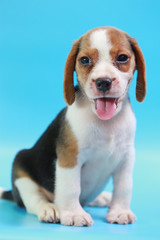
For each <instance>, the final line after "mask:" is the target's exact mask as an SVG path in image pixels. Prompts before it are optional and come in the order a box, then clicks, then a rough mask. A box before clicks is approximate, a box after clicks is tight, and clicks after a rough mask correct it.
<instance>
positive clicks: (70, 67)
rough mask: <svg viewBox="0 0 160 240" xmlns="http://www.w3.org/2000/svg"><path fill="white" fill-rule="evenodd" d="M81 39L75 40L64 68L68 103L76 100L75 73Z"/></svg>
mask: <svg viewBox="0 0 160 240" xmlns="http://www.w3.org/2000/svg"><path fill="white" fill-rule="evenodd" d="M79 42H80V41H79V40H77V41H75V42H74V44H73V47H72V49H71V51H70V53H69V55H68V57H67V61H66V64H65V70H64V83H63V93H64V99H65V101H66V103H67V104H68V105H71V104H72V103H73V102H74V100H75V90H74V82H73V74H74V70H75V63H76V57H77V53H78V48H79Z"/></svg>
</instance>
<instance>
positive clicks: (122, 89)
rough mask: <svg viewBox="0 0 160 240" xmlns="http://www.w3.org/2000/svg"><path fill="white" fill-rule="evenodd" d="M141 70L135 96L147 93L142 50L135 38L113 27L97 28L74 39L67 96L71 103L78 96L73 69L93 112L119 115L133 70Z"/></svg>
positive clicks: (102, 115) (66, 80)
mask: <svg viewBox="0 0 160 240" xmlns="http://www.w3.org/2000/svg"><path fill="white" fill-rule="evenodd" d="M136 69H137V70H138V75H137V86H136V98H137V100H138V101H139V102H142V101H143V100H144V98H145V95H146V72H145V62H144V58H143V54H142V52H141V50H140V48H139V46H138V44H137V42H136V40H135V39H134V38H131V37H130V36H129V35H127V34H126V33H125V32H123V31H121V30H118V29H116V28H113V27H101V28H96V29H93V30H91V31H89V32H88V33H86V34H85V35H83V36H82V37H81V38H80V39H79V40H77V41H75V43H74V45H73V47H72V50H71V51H70V53H69V55H68V58H67V61H66V65H65V75H64V97H65V101H66V103H67V104H68V105H71V104H72V103H73V102H74V100H75V90H74V85H73V72H74V70H76V73H77V76H78V82H79V84H80V86H81V88H82V89H83V92H84V94H85V95H86V97H87V99H88V100H89V101H90V103H91V106H92V110H93V112H94V113H95V114H96V115H97V116H98V117H99V118H100V119H102V120H107V119H110V118H112V117H113V116H114V115H116V114H117V113H118V112H119V111H120V110H121V107H122V102H123V99H124V98H125V96H126V94H127V91H128V87H129V84H130V82H131V80H132V77H133V73H134V71H135V70H136Z"/></svg>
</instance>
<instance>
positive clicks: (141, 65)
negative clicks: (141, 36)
mask: <svg viewBox="0 0 160 240" xmlns="http://www.w3.org/2000/svg"><path fill="white" fill-rule="evenodd" d="M130 43H131V46H132V48H133V51H134V53H135V57H136V64H137V66H136V69H137V70H138V76H137V85H136V99H137V100H138V101H139V102H143V100H144V98H145V96H146V85H147V83H146V67H145V61H144V57H143V53H142V51H141V49H140V47H139V46H138V43H137V41H136V39H134V38H130Z"/></svg>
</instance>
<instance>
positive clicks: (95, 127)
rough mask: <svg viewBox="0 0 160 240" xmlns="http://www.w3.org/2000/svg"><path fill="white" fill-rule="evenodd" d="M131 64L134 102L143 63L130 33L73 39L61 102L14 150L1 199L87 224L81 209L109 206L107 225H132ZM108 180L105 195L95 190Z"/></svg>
mask: <svg viewBox="0 0 160 240" xmlns="http://www.w3.org/2000/svg"><path fill="white" fill-rule="evenodd" d="M136 69H137V70H138V75H137V86H136V98H137V100H138V101H139V102H142V101H143V100H144V97H145V94H146V76H145V75H146V74H145V62H144V58H143V55H142V52H141V50H140V48H139V46H138V44H137V42H136V40H135V39H134V38H131V37H130V36H129V35H127V34H126V33H125V32H123V31H121V30H119V29H116V28H113V27H100V28H96V29H93V30H91V31H89V32H87V33H86V34H85V35H83V36H82V37H81V38H80V39H79V40H77V41H75V42H74V44H73V47H72V49H71V51H70V53H69V55H68V58H67V61H66V65H65V74H64V97H65V101H66V103H67V105H68V106H67V107H66V108H65V109H63V110H62V111H61V112H60V113H59V115H58V116H57V117H56V118H55V120H54V121H53V122H52V123H51V124H50V126H49V127H48V129H47V130H46V131H45V132H44V133H43V135H42V136H41V137H40V139H39V140H38V141H37V143H36V144H35V145H34V146H33V147H32V148H31V149H26V150H23V151H20V152H19V153H18V154H17V156H16V158H15V160H14V163H13V171H12V186H13V188H12V191H1V197H2V198H4V199H10V200H11V199H12V200H14V201H15V202H16V203H17V204H18V205H19V206H23V207H25V208H26V209H27V211H28V212H29V213H32V214H35V215H37V216H38V218H39V220H40V221H44V222H54V223H56V222H59V221H60V223H61V224H64V225H74V226H90V225H92V224H93V220H92V218H91V216H90V215H89V214H88V213H87V212H86V211H85V210H84V209H83V208H82V206H84V205H91V206H109V211H108V214H107V216H106V219H107V221H108V222H110V223H119V224H128V223H133V222H134V221H135V220H136V217H135V215H134V214H133V213H132V212H131V210H130V201H131V192H132V172H133V165H134V158H135V150H134V136H135V129H136V120H135V117H134V113H133V111H132V108H131V104H130V101H129V98H128V88H129V85H130V82H131V80H132V77H133V73H134V71H135V70H136ZM74 70H75V71H76V73H77V77H78V86H76V87H74V85H73V72H74ZM110 177H112V178H113V184H114V190H113V194H112V195H111V194H109V193H103V192H102V191H103V189H104V187H105V186H106V183H107V181H108V180H109V178H110Z"/></svg>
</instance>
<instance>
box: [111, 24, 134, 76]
mask: <svg viewBox="0 0 160 240" xmlns="http://www.w3.org/2000/svg"><path fill="white" fill-rule="evenodd" d="M107 35H108V36H109V38H110V41H111V43H112V48H111V50H110V55H111V57H112V60H113V64H114V65H115V66H116V67H117V68H118V69H119V70H120V71H122V72H129V71H130V70H131V69H132V73H133V72H134V70H135V61H134V59H135V58H134V53H133V51H132V48H131V45H130V43H129V41H128V37H127V36H128V35H127V34H126V33H125V32H123V31H121V30H119V29H116V28H108V31H107ZM121 54H124V55H127V56H128V57H129V61H128V62H127V63H125V64H121V63H117V62H116V58H117V57H118V56H119V55H121Z"/></svg>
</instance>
